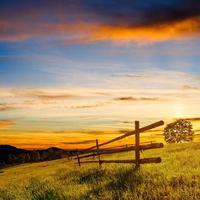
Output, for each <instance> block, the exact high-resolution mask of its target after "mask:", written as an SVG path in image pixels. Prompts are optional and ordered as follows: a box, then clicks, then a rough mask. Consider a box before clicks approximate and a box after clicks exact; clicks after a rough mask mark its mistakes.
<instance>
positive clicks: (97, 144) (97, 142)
mask: <svg viewBox="0 0 200 200" xmlns="http://www.w3.org/2000/svg"><path fill="white" fill-rule="evenodd" d="M96 146H97V155H98V159H99V167H100V166H101V158H100V154H99V153H100V152H99V141H98V139H96Z"/></svg>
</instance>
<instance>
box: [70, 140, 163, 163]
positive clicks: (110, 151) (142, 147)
mask: <svg viewBox="0 0 200 200" xmlns="http://www.w3.org/2000/svg"><path fill="white" fill-rule="evenodd" d="M157 148H163V143H152V144H147V145H140V146H139V150H140V151H141V150H143V151H144V150H148V149H157ZM134 150H135V146H132V147H127V148H120V149H108V150H99V151H98V152H97V151H94V152H93V153H92V154H88V155H84V156H79V159H82V158H89V157H94V156H99V155H105V154H113V153H123V152H128V151H134ZM96 152H97V153H96ZM74 159H75V160H77V159H78V158H74Z"/></svg>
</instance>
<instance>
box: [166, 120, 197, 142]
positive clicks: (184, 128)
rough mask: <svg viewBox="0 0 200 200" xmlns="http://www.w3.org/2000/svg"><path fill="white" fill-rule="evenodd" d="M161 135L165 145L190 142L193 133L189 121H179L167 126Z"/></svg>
mask: <svg viewBox="0 0 200 200" xmlns="http://www.w3.org/2000/svg"><path fill="white" fill-rule="evenodd" d="M163 134H164V138H165V141H166V142H167V143H182V142H189V141H192V140H193V135H194V131H193V129H192V123H191V122H190V121H187V120H184V119H179V120H177V121H175V122H173V123H170V124H168V125H167V126H166V127H165V129H164V133H163Z"/></svg>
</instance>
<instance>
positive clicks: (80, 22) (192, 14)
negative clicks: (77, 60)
mask: <svg viewBox="0 0 200 200" xmlns="http://www.w3.org/2000/svg"><path fill="white" fill-rule="evenodd" d="M0 4H1V6H0V13H1V14H0V40H1V41H9V42H10V41H23V40H30V39H41V38H53V39H54V40H55V39H56V40H62V41H64V42H65V43H66V44H68V43H78V44H80V43H95V42H105V41H111V42H130V41H133V42H138V43H144V42H145V43H148V42H158V41H168V40H173V39H180V38H183V37H194V36H195V37H198V36H199V32H200V26H199V24H200V2H199V1H198V0H169V1H161V0H156V1H153V2H152V1H150V0H135V1H130V0H123V1H122V0H117V1H112V0H101V1H99V0H93V1H90V0H78V1H72V0H66V1H61V0H59V1H50V0H41V1H37V2H35V1H20V3H19V1H16V0H12V1H9V2H6V1H1V3H0ZM30 22H31V23H30Z"/></svg>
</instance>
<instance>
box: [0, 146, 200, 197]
mask: <svg viewBox="0 0 200 200" xmlns="http://www.w3.org/2000/svg"><path fill="white" fill-rule="evenodd" d="M199 155H200V143H198V142H194V143H185V144H171V145H165V147H164V148H163V149H157V150H149V151H144V152H143V153H142V157H154V156H161V157H162V162H161V163H160V164H146V165H142V166H141V168H140V169H139V170H138V171H134V166H133V165H131V164H106V165H105V164H104V165H102V167H101V168H99V166H98V164H85V165H82V166H81V167H79V166H78V165H77V163H76V162H75V161H68V159H66V158H65V159H59V160H54V161H48V162H40V163H33V164H23V165H18V166H13V167H10V168H5V169H1V170H0V199H1V200H15V199H16V200H78V199H81V200H85V199H86V200H90V199H91V200H92V199H102V200H110V199H113V200H114V199H116V200H117V199H134V200H143V199H145V200H154V199H155V200H157V199H159V200H164V199H166V200H188V199H192V200H199V199H200V157H199ZM133 156H134V152H129V153H121V154H115V155H109V156H104V158H109V159H114V158H116V157H117V159H130V158H133Z"/></svg>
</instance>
